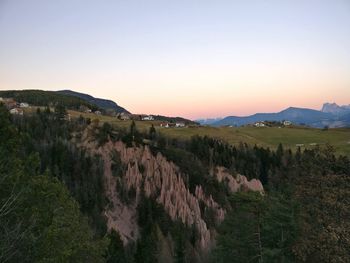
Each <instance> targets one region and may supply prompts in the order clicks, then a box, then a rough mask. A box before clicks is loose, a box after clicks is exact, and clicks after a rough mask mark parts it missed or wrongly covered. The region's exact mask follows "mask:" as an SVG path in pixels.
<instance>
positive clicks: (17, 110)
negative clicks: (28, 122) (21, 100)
mask: <svg viewBox="0 0 350 263" xmlns="http://www.w3.org/2000/svg"><path fill="white" fill-rule="evenodd" d="M10 113H11V114H13V115H23V110H22V109H20V108H13V109H11V110H10Z"/></svg>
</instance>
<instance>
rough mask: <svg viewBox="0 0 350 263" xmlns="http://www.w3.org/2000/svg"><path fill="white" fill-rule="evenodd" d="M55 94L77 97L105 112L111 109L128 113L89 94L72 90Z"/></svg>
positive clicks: (110, 101) (111, 102)
mask: <svg viewBox="0 0 350 263" xmlns="http://www.w3.org/2000/svg"><path fill="white" fill-rule="evenodd" d="M56 93H59V94H64V95H69V96H74V97H78V98H80V99H83V100H85V101H87V102H89V103H91V104H94V105H96V106H98V107H99V108H102V109H105V110H107V109H112V110H115V111H116V112H117V113H123V112H124V113H130V112H129V111H127V110H126V109H125V108H123V107H121V106H119V105H118V104H117V103H115V102H114V101H112V100H108V99H102V98H95V97H93V96H91V95H89V94H86V93H81V92H76V91H73V90H58V91H56Z"/></svg>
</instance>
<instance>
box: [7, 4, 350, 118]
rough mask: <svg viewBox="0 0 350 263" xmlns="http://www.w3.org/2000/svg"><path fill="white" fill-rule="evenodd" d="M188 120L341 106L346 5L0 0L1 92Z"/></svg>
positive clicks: (349, 41)
mask: <svg viewBox="0 0 350 263" xmlns="http://www.w3.org/2000/svg"><path fill="white" fill-rule="evenodd" d="M6 89H44V90H60V89H71V90H75V91H79V92H84V93H89V94H91V95H93V96H96V97H102V98H108V99H111V100H114V101H116V102H117V103H118V104H119V105H121V106H123V107H125V108H126V109H128V110H129V111H131V112H133V113H149V114H162V115H170V116H184V117H188V118H192V119H196V118H202V117H205V118H207V117H220V116H227V115H238V116H241V115H248V114H253V113H255V112H274V111H280V110H282V109H284V108H286V107H289V106H297V107H308V108H315V109H319V108H320V107H321V106H322V104H323V103H324V102H336V103H338V104H350V1H349V0H328V1H323V0H317V1H316V0H315V1H312V0H310V1H309V0H290V1H287V0H276V1H272V0H266V1H263V0H257V1H250V0H241V1H235V0H228V1H220V0H217V1H214V0H211V1H209V0H198V1H192V0H184V1H182V0H174V1H166V0H159V1H152V0H149V1H148V0H147V1H146V0H139V1H133V0H125V1H118V0H114V1H112V0H110V1H108V0H101V1H97V0H96V1H88V0H84V1H83V0H82V1H78V0H67V1H63V0H57V1H49V0H41V1H38V0H22V1H20V0H0V90H6Z"/></svg>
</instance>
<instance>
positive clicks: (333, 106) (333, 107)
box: [321, 102, 350, 114]
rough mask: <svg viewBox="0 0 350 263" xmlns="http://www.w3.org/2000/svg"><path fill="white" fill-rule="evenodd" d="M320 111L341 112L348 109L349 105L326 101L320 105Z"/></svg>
mask: <svg viewBox="0 0 350 263" xmlns="http://www.w3.org/2000/svg"><path fill="white" fill-rule="evenodd" d="M321 111H322V112H327V113H332V114H343V113H347V112H349V111H350V105H343V106H339V105H338V104H337V103H334V102H333V103H329V102H326V103H324V104H323V106H322V110H321Z"/></svg>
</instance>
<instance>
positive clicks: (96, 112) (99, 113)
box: [94, 110, 102, 115]
mask: <svg viewBox="0 0 350 263" xmlns="http://www.w3.org/2000/svg"><path fill="white" fill-rule="evenodd" d="M94 113H95V114H96V115H101V114H102V112H100V111H99V110H97V111H95V112H94Z"/></svg>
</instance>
